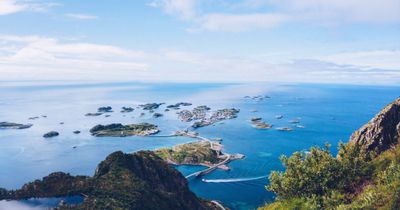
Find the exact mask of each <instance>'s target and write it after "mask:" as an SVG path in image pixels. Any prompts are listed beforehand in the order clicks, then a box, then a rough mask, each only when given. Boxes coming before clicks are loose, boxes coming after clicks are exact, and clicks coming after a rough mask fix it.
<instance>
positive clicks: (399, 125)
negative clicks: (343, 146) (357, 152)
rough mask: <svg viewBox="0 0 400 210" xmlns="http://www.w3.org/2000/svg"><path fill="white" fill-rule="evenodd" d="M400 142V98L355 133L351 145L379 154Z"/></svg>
mask: <svg viewBox="0 0 400 210" xmlns="http://www.w3.org/2000/svg"><path fill="white" fill-rule="evenodd" d="M399 141H400V98H398V99H396V100H395V101H394V102H392V103H390V104H389V105H387V106H386V107H385V108H384V109H382V111H380V112H379V113H378V114H377V115H376V116H375V117H374V118H373V119H371V120H370V121H369V122H368V123H367V124H366V125H364V126H363V127H361V128H360V129H359V130H357V131H356V132H354V133H353V134H352V136H351V138H350V143H354V144H358V145H360V146H361V148H362V149H363V150H365V151H368V152H369V151H375V152H377V153H378V154H379V153H381V152H383V151H385V150H387V149H389V148H391V147H392V146H393V145H395V144H397V143H398V142H399Z"/></svg>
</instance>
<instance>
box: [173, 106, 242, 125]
mask: <svg viewBox="0 0 400 210" xmlns="http://www.w3.org/2000/svg"><path fill="white" fill-rule="evenodd" d="M210 110H211V108H210V107H208V106H197V107H195V108H193V110H192V111H190V110H186V109H185V110H182V111H179V112H177V114H178V118H179V119H180V120H181V121H183V122H191V121H194V122H193V124H192V125H191V127H192V128H199V127H204V126H208V125H212V124H214V123H216V122H220V121H223V120H227V119H233V118H236V117H237V114H238V113H239V112H240V110H239V109H235V108H230V109H228V108H225V109H219V110H216V111H214V112H211V113H209V112H210Z"/></svg>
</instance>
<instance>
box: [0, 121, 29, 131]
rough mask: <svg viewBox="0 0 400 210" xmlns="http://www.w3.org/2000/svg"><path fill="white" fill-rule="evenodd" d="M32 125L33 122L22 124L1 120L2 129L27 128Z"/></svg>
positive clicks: (0, 127)
mask: <svg viewBox="0 0 400 210" xmlns="http://www.w3.org/2000/svg"><path fill="white" fill-rule="evenodd" d="M30 127H32V124H20V123H12V122H0V129H27V128H30Z"/></svg>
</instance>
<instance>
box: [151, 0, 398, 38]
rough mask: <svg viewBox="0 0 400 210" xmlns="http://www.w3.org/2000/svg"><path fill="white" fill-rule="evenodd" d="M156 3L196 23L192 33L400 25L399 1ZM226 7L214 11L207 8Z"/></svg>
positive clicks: (183, 0)
mask: <svg viewBox="0 0 400 210" xmlns="http://www.w3.org/2000/svg"><path fill="white" fill-rule="evenodd" d="M210 2H211V1H207V0H206V1H200V0H155V1H152V2H150V3H149V4H148V5H150V6H153V7H156V8H161V9H162V10H163V11H165V12H166V13H167V14H170V15H174V16H177V17H180V18H181V19H184V20H186V21H190V22H192V24H193V26H192V27H191V28H190V29H189V31H200V30H209V31H231V32H232V31H249V30H254V29H260V28H261V29H263V28H271V27H275V26H279V25H281V24H285V23H291V22H300V23H311V24H320V25H335V24H346V23H361V24H393V23H399V22H400V1H399V0H369V1H367V2H366V1H364V0H241V1H212V3H210ZM210 4H211V5H214V6H216V7H218V8H223V9H221V11H218V12H215V11H213V12H210V11H208V10H207V6H209V5H210Z"/></svg>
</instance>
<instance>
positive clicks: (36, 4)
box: [0, 0, 60, 16]
mask: <svg viewBox="0 0 400 210" xmlns="http://www.w3.org/2000/svg"><path fill="white" fill-rule="evenodd" d="M59 5H60V4H58V3H52V2H46V1H39V0H0V16H1V15H9V14H13V13H18V12H23V11H33V12H44V11H47V10H48V9H49V8H50V7H54V6H59Z"/></svg>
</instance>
